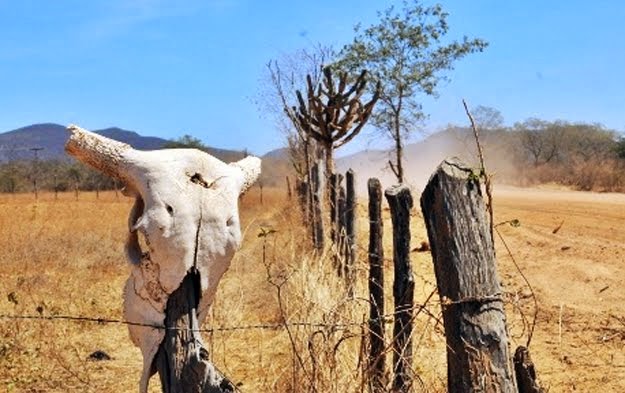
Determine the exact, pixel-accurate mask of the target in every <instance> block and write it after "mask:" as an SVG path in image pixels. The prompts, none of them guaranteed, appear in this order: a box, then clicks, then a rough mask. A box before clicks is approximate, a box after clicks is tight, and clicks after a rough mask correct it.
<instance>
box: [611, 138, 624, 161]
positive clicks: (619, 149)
mask: <svg viewBox="0 0 625 393" xmlns="http://www.w3.org/2000/svg"><path fill="white" fill-rule="evenodd" d="M614 150H615V151H616V156H617V157H618V158H620V159H622V160H625V136H621V137H620V138H619V139H618V141H616V145H615V146H614Z"/></svg>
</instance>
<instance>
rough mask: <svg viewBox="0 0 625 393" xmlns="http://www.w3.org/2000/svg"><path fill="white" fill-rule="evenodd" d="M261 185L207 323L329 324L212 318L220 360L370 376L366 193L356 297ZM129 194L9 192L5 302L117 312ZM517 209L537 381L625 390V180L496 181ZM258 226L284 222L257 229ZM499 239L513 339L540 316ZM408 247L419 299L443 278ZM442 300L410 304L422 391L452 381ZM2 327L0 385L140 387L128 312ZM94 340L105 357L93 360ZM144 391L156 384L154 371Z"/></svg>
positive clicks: (15, 309)
mask: <svg viewBox="0 0 625 393" xmlns="http://www.w3.org/2000/svg"><path fill="white" fill-rule="evenodd" d="M264 194H265V195H264V204H263V205H260V204H259V203H258V199H259V198H258V194H257V190H256V189H255V190H253V191H252V192H250V193H249V194H248V195H246V196H245V197H244V198H243V200H242V209H241V211H242V223H243V224H242V230H243V231H244V233H245V239H244V242H243V247H242V249H241V250H240V251H239V253H238V254H237V255H236V256H235V258H234V260H233V262H232V266H231V268H230V270H229V271H228V272H227V273H226V275H225V276H224V279H223V280H222V282H221V284H220V289H219V292H218V295H217V300H216V302H215V304H214V307H213V310H212V312H211V315H210V317H209V318H208V320H207V322H206V324H205V326H204V327H212V328H223V327H225V328H228V327H244V326H250V325H259V324H262V325H267V326H279V325H280V324H281V323H283V322H284V321H287V322H289V323H291V322H322V323H324V324H326V325H328V326H323V327H291V328H290V329H289V331H286V330H285V329H283V328H263V329H258V328H253V329H241V330H227V329H226V330H218V331H215V332H213V333H204V338H205V342H206V344H207V346H208V349H209V351H210V353H211V356H212V359H213V361H214V363H215V364H216V365H217V367H218V368H219V369H220V370H221V371H223V372H224V373H225V374H226V375H228V376H229V377H230V378H231V379H232V380H233V381H235V382H237V383H239V384H240V385H239V387H240V389H241V391H243V392H288V391H291V392H298V391H308V390H311V389H310V387H311V385H313V384H314V385H315V390H316V391H319V392H360V391H363V390H364V388H363V386H362V385H361V384H360V380H361V379H360V375H361V372H362V367H361V366H359V364H360V365H362V363H361V359H360V358H359V354H360V353H361V340H360V337H361V335H362V332H363V330H362V328H361V326H360V325H359V324H360V323H361V322H363V321H366V316H367V315H368V311H367V310H368V306H367V303H366V302H365V301H364V299H366V298H367V293H366V275H367V272H366V252H365V251H364V250H366V243H365V242H366V239H367V218H366V216H365V210H364V209H365V206H366V203H365V201H364V200H362V201H361V203H360V209H361V213H360V217H359V222H358V228H359V229H360V232H359V240H360V242H359V248H360V251H359V262H358V280H357V281H358V282H357V286H356V297H355V299H353V300H349V299H348V298H347V297H346V295H345V290H344V285H343V283H342V282H341V280H340V279H338V278H337V277H336V276H335V274H334V273H333V271H332V267H331V263H330V262H329V258H327V257H324V256H322V257H314V256H313V255H312V253H310V252H309V251H308V245H307V240H306V237H305V232H304V231H303V230H302V228H301V226H300V225H299V222H300V219H299V212H298V211H297V210H296V209H295V208H289V202H288V201H287V200H286V198H285V195H284V194H285V193H284V191H283V190H267V189H265V193H264ZM416 199H418V198H416V197H415V200H416ZM416 205H418V204H416ZM130 207H131V201H130V200H129V199H127V198H124V197H122V196H121V195H120V196H119V199H117V198H116V196H115V195H114V194H113V193H101V194H100V196H99V199H96V198H95V194H89V193H84V194H81V195H80V197H79V200H78V201H76V200H74V195H73V194H71V193H68V194H61V195H60V198H59V200H54V197H53V195H50V194H44V195H42V196H40V199H39V201H34V198H33V196H32V195H27V194H23V195H0V314H2V315H43V316H54V315H75V316H79V315H81V316H89V317H102V318H111V319H119V318H121V307H122V298H121V292H122V287H123V283H124V281H125V279H126V277H127V275H128V271H129V269H128V267H127V266H126V262H125V261H124V253H123V244H124V241H125V236H126V217H127V214H128V211H129V209H130ZM387 214H388V213H387ZM421 217H422V215H421V213H420V212H417V210H415V212H414V214H413V223H412V227H413V230H412V242H413V244H414V245H415V246H416V245H418V244H419V242H421V241H422V240H425V239H426V234H425V227H424V224H423V222H422V218H421ZM511 219H518V220H520V222H521V226H520V227H518V228H513V227H509V226H501V227H500V231H501V233H502V235H503V236H504V238H505V240H506V242H507V243H508V245H509V247H510V249H511V250H512V253H513V255H514V258H515V259H516V261H517V262H518V264H519V265H520V267H521V269H522V271H523V272H524V274H525V275H526V276H527V278H528V279H529V281H530V282H531V284H532V285H533V287H534V289H535V292H536V296H537V300H538V306H539V309H538V318H537V325H536V330H535V333H534V337H533V340H532V344H531V347H530V350H531V352H532V356H533V358H534V361H535V363H536V367H537V371H538V375H539V377H540V379H541V381H542V382H543V384H544V385H545V386H547V387H548V388H549V391H550V392H591V391H601V392H624V391H625V345H624V344H625V305H624V304H625V303H624V302H623V295H622V292H621V291H622V288H623V286H624V285H625V264H624V263H623V260H624V256H625V232H624V231H623V230H622V228H623V225H622V223H623V222H624V220H625V195H622V194H597V193H582V192H573V191H567V190H558V189H555V188H551V189H515V188H503V187H501V188H496V190H495V220H496V222H501V221H506V220H511ZM560 225H561V227H560V229H559V230H557V231H555V229H556V228H558V227H559V226H560ZM261 228H273V229H275V230H277V232H276V233H274V234H272V235H269V236H267V237H259V236H258V234H259V231H260V229H261ZM390 228H391V227H390V220H389V219H388V217H387V221H386V222H385V242H386V256H387V259H388V261H387V271H386V278H387V282H386V288H387V293H388V294H389V299H387V312H388V310H390V309H391V302H392V300H391V299H390V293H391V292H392V283H391V282H390V278H391V277H392V261H390V259H389V258H390V256H391V255H392V253H391V248H390V244H391V233H390V231H391V229H390ZM554 231H555V232H556V233H553V232H554ZM496 244H497V255H498V262H499V273H500V278H501V280H502V282H503V284H504V288H505V290H506V298H507V300H508V301H507V303H508V305H507V315H508V324H509V329H510V333H511V336H512V346H513V349H514V347H516V346H517V345H521V344H524V343H525V341H526V339H527V332H528V330H527V328H528V323H527V322H524V318H525V319H528V320H531V319H532V315H533V301H532V299H531V297H530V293H529V291H528V289H527V286H526V285H525V284H524V282H523V279H522V278H521V276H520V274H519V273H518V272H517V270H516V268H515V267H514V264H513V263H512V260H511V258H510V256H509V255H508V254H507V252H506V251H505V249H504V248H503V245H502V243H501V241H499V239H497V242H496ZM263 248H264V255H265V257H264V258H263ZM412 256H413V258H412V261H413V268H414V274H415V281H416V287H415V294H416V300H417V302H421V303H422V302H424V301H425V299H426V298H427V297H428V296H429V295H430V294H431V293H432V291H433V290H434V288H435V282H434V274H433V269H432V263H431V258H430V255H429V253H413V254H412ZM278 285H282V286H281V297H280V301H281V302H282V304H283V306H282V308H280V307H278V297H277V286H278ZM437 302H438V296H433V297H432V298H431V300H430V301H429V302H428V303H427V309H428V310H429V311H430V313H431V314H433V315H434V317H432V316H428V315H427V313H421V314H419V315H418V317H417V318H416V327H415V336H414V346H415V348H414V353H415V355H414V359H415V360H414V367H415V372H416V374H417V375H418V376H419V379H420V382H417V383H418V384H419V386H418V387H417V389H416V391H427V392H442V391H444V390H445V379H446V368H445V344H444V336H443V335H442V326H441V325H440V323H439V322H438V321H437V319H436V318H435V317H436V316H439V315H440V307H439V305H438V304H437ZM339 324H345V325H347V326H344V325H341V326H338V327H337V325H339ZM332 325H334V326H335V327H331V326H332ZM389 329H390V325H389ZM389 332H390V330H389ZM288 333H290V334H291V336H292V342H293V343H292V342H291V340H290V339H289V334H288ZM0 337H1V338H0V392H96V391H97V392H132V391H136V390H137V386H138V385H137V384H138V379H139V375H140V370H141V355H140V353H139V350H138V349H137V348H135V347H133V346H132V344H131V342H130V340H129V338H128V335H127V330H126V327H125V326H123V325H120V324H98V323H95V322H75V321H62V320H51V321H50V320H15V319H7V318H3V319H0ZM96 350H103V351H105V352H106V353H107V354H109V355H110V356H111V357H112V360H107V361H90V360H87V358H88V356H89V354H91V353H92V352H94V351H96ZM294 351H295V352H296V353H297V355H299V358H298V356H294ZM300 361H301V363H303V365H304V368H303V369H302V367H301V365H300V364H299V363H300ZM150 390H151V391H152V392H158V391H160V386H159V383H158V378H156V377H155V378H153V379H152V385H151V388H150Z"/></svg>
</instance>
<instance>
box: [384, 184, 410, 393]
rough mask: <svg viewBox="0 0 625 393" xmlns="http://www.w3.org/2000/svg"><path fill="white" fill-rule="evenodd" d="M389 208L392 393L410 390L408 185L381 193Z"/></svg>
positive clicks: (391, 188) (398, 186)
mask: <svg viewBox="0 0 625 393" xmlns="http://www.w3.org/2000/svg"><path fill="white" fill-rule="evenodd" d="M384 195H385V196H386V200H387V201H388V204H389V207H390V208H391V221H392V223H393V264H394V266H395V276H394V282H393V298H394V301H395V323H394V325H393V372H394V378H393V392H402V393H404V392H411V391H412V380H413V373H412V315H413V303H414V279H413V278H412V267H411V265H410V209H411V208H412V195H411V194H410V189H409V188H408V186H406V185H403V184H400V185H397V186H394V187H390V188H387V189H386V191H385V192H384Z"/></svg>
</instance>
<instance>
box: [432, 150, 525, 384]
mask: <svg viewBox="0 0 625 393" xmlns="http://www.w3.org/2000/svg"><path fill="white" fill-rule="evenodd" d="M421 209H422V211H423V216H424V218H425V223H426V226H427V231H428V237H429V240H430V246H431V250H432V259H433V262H434V271H435V273H436V281H437V286H438V293H439V295H440V298H441V304H442V308H443V321H444V325H445V336H446V340H447V364H448V367H447V389H448V391H449V392H451V393H460V392H503V393H508V392H516V387H515V385H514V377H513V373H512V369H511V367H510V356H509V353H508V336H507V333H506V324H505V320H506V319H505V314H504V305H503V300H502V297H501V288H500V286H499V280H498V278H497V271H496V268H495V250H494V246H493V238H492V236H491V231H490V222H489V218H488V214H487V212H486V209H485V205H484V200H483V198H482V192H481V189H480V184H479V178H478V177H476V175H475V174H474V173H473V171H472V170H471V169H469V168H467V167H466V166H465V165H464V164H462V163H461V162H460V161H459V160H458V159H455V158H454V159H448V160H445V161H443V163H442V164H441V165H440V166H439V167H438V168H437V169H436V171H435V172H434V174H433V175H432V177H431V178H430V181H429V183H428V185H427V186H426V188H425V190H424V191H423V194H422V195H421Z"/></svg>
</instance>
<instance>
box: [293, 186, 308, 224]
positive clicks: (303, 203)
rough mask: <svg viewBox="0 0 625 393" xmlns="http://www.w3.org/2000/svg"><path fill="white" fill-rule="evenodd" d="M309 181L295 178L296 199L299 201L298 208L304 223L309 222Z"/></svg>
mask: <svg viewBox="0 0 625 393" xmlns="http://www.w3.org/2000/svg"><path fill="white" fill-rule="evenodd" d="M309 184H310V183H309V182H308V181H304V180H297V181H296V183H295V188H296V190H297V200H298V202H299V206H300V210H301V212H302V222H304V224H306V225H309V224H310V202H309V195H310V191H309V189H308V188H309Z"/></svg>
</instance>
